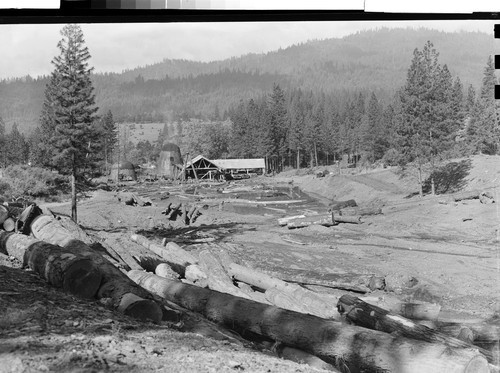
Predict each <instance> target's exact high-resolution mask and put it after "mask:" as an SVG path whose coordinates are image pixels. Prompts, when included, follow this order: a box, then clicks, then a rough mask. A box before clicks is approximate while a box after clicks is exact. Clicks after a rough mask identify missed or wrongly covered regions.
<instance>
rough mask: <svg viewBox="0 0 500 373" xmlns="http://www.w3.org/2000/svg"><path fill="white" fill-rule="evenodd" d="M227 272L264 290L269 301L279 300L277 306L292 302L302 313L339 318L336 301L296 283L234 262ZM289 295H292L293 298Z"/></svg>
mask: <svg viewBox="0 0 500 373" xmlns="http://www.w3.org/2000/svg"><path fill="white" fill-rule="evenodd" d="M229 274H230V275H231V276H233V277H234V278H235V279H237V280H239V281H242V282H245V283H247V284H250V285H252V286H255V287H257V288H259V289H262V290H265V291H266V299H267V300H268V301H269V302H271V303H272V302H273V299H274V300H275V301H276V302H279V303H278V304H276V305H277V306H278V307H282V308H286V305H287V304H289V303H294V306H293V307H292V308H293V309H294V310H296V309H297V307H299V308H300V310H302V312H303V313H309V314H311V315H316V316H319V317H323V318H327V319H340V316H339V314H338V312H337V309H336V303H332V302H330V301H328V300H325V299H323V298H322V297H321V296H320V295H319V294H316V293H314V292H312V291H310V290H307V289H304V288H302V287H300V286H298V285H296V284H290V283H287V282H285V281H282V280H280V279H277V278H274V277H271V276H268V275H266V274H264V273H262V272H258V271H255V270H253V269H250V268H246V267H243V266H241V265H239V264H236V263H232V264H230V266H229ZM269 289H277V290H279V291H280V292H283V293H285V294H283V295H281V294H279V293H277V292H269V293H268V292H267V291H268V290H269ZM268 294H270V295H269V296H268ZM290 297H293V299H291V298H290ZM273 304H274V303H273Z"/></svg>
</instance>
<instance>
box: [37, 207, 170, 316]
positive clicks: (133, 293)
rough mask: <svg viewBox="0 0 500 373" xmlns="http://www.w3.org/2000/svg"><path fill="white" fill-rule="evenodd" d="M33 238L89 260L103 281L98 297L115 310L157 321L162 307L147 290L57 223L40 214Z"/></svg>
mask: <svg viewBox="0 0 500 373" xmlns="http://www.w3.org/2000/svg"><path fill="white" fill-rule="evenodd" d="M31 231H32V234H33V236H34V237H35V238H37V239H39V240H42V241H45V242H48V243H51V244H54V245H59V246H62V247H64V248H66V249H68V250H69V251H71V252H73V253H75V254H77V255H79V256H82V257H84V258H87V259H89V260H91V261H92V262H93V263H94V265H95V266H97V267H98V268H99V271H100V272H101V274H102V281H101V284H100V287H99V290H98V292H97V298H98V299H101V300H103V301H105V302H106V304H109V305H110V306H111V307H112V308H114V309H117V310H118V311H120V312H122V313H124V314H126V315H129V316H132V317H135V318H139V319H142V320H147V319H148V320H152V321H154V322H160V321H161V319H162V312H163V311H162V308H161V307H160V305H159V304H157V303H156V302H155V301H154V300H153V298H154V297H153V296H152V295H151V294H149V293H148V292H147V291H145V290H144V289H142V288H141V287H139V286H137V285H136V284H135V283H134V282H132V281H130V279H128V278H127V276H126V275H125V274H124V273H122V272H121V271H120V270H119V269H118V268H116V267H115V266H114V265H113V264H111V263H110V262H109V261H108V260H106V259H105V258H104V257H103V256H102V255H100V254H99V253H97V252H96V251H94V250H92V249H91V248H90V246H88V245H87V244H85V243H84V242H82V241H79V240H75V239H73V238H72V236H71V233H70V232H69V231H68V230H66V229H65V228H64V227H62V226H61V225H60V224H59V222H58V221H57V220H56V219H54V218H52V217H50V216H47V215H41V216H39V217H38V218H36V219H35V220H34V221H33V223H32V224H31Z"/></svg>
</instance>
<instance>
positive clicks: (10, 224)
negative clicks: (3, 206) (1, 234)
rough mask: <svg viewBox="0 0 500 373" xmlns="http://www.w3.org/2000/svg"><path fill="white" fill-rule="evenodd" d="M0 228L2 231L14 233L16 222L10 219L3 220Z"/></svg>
mask: <svg viewBox="0 0 500 373" xmlns="http://www.w3.org/2000/svg"><path fill="white" fill-rule="evenodd" d="M2 226H3V230H4V231H6V232H14V230H15V229H16V221H15V220H14V219H12V218H11V217H8V218H7V219H5V220H4V222H3V224H2Z"/></svg>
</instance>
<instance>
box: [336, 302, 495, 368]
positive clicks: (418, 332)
mask: <svg viewBox="0 0 500 373" xmlns="http://www.w3.org/2000/svg"><path fill="white" fill-rule="evenodd" d="M338 309H339V312H340V313H341V314H343V315H344V316H345V318H346V319H347V320H349V321H350V322H352V323H354V324H356V325H359V326H362V327H365V328H369V329H374V330H379V331H382V332H386V333H399V334H400V335H402V336H405V337H407V338H412V339H417V340H420V341H425V342H430V343H441V344H444V345H446V346H449V347H452V348H463V349H467V348H472V349H474V348H475V349H477V350H478V351H479V352H480V353H482V354H483V355H484V356H485V357H486V358H487V359H488V361H490V362H491V361H493V355H492V354H491V353H490V352H489V351H487V350H484V349H482V348H479V347H477V346H474V345H472V344H470V343H467V342H464V341H462V340H460V339H458V338H454V337H450V336H448V335H445V334H443V333H440V332H438V331H436V330H433V329H430V328H428V327H426V326H424V325H420V324H417V323H415V322H413V321H412V320H409V319H407V318H405V317H402V316H400V315H396V314H394V313H392V312H389V311H387V310H384V309H383V308H380V307H377V306H373V305H371V304H368V303H366V302H363V301H362V300H361V299H359V298H356V297H354V296H352V295H349V294H346V295H343V296H342V297H341V298H340V299H339V302H338Z"/></svg>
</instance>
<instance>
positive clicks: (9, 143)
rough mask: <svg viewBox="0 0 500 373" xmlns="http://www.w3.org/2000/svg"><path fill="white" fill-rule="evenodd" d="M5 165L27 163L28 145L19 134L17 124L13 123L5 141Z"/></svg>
mask: <svg viewBox="0 0 500 373" xmlns="http://www.w3.org/2000/svg"><path fill="white" fill-rule="evenodd" d="M5 140H6V141H5V148H6V149H5V151H6V153H7V154H6V163H7V165H16V164H24V163H26V162H27V161H28V159H27V150H28V145H27V143H26V139H25V137H24V135H23V134H22V133H20V132H19V130H18V126H17V123H14V125H13V126H12V129H11V131H10V133H9V134H7V136H6V139H5Z"/></svg>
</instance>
